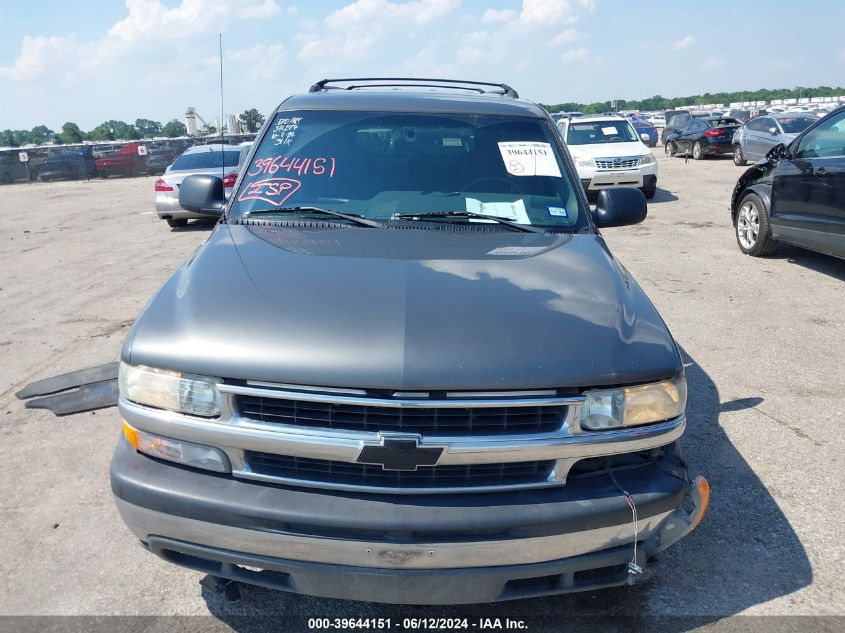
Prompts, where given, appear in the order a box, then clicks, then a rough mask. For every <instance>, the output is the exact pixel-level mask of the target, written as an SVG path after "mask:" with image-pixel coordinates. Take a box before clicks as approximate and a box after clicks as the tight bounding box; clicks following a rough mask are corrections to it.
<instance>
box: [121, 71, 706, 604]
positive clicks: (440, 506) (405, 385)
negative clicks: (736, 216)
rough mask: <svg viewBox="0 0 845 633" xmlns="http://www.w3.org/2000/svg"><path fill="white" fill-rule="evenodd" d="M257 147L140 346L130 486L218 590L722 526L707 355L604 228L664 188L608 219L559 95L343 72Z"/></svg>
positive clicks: (395, 597)
mask: <svg viewBox="0 0 845 633" xmlns="http://www.w3.org/2000/svg"><path fill="white" fill-rule="evenodd" d="M432 84H434V85H437V86H439V88H438V89H432V88H431V85H432ZM247 164H248V167H247V166H245V168H244V169H242V170H241V173H240V176H239V178H238V182H237V183H236V185H235V192H234V194H233V195H232V196H231V197H230V199H229V200H228V202H227V201H226V197H225V195H224V187H223V183H222V181H221V179H219V178H217V177H215V176H211V175H196V176H190V177H188V178H186V179H185V180H184V181H183V183H182V185H181V188H180V193H179V198H180V203H181V204H182V206H183V207H184V208H186V209H188V210H190V211H194V212H202V213H207V214H211V215H217V216H221V217H220V221H219V223H218V224H217V226H216V227H215V229H214V230H213V232H212V233H211V235H210V237H209V238H208V240H207V241H206V242H205V243H204V244H203V245H202V246H201V247H200V248H199V249H198V250H197V251H196V252H194V253H193V254H192V255H191V256H190V257H189V258H188V259H187V260H186V261H185V263H184V264H183V265H182V266H181V267H180V268H179V269H178V270H177V271H176V272H175V273H174V274H173V276H172V277H171V278H170V279H169V280H168V281H167V282H166V283H165V284H164V286H163V287H162V288H161V289H160V290H159V291H158V293H157V294H156V295H155V296H154V297H153V299H152V300H151V301H150V302H149V304H148V305H147V307H146V308H145V309H144V311H143V313H142V314H141V315H140V316H139V317H138V319H137V320H136V321H135V324H134V325H133V327H132V330H131V332H130V333H129V335H128V337H127V339H126V342H125V344H124V348H123V352H122V363H121V369H120V392H121V395H120V405H119V406H120V415H121V419H122V429H123V431H122V434H121V438H120V441H119V443H118V446H117V449H116V451H115V454H114V459H113V461H112V469H111V482H112V490H113V491H114V495H115V497H116V500H117V505H118V508H119V510H120V513H121V515H122V517H123V519H124V521H125V522H126V524H127V525H128V526H129V528H130V529H131V530H132V532H133V533H134V534H135V535H136V536H137V537H138V538H139V539H140V540H141V542H142V543H143V545H144V547H146V548H147V549H149V550H150V551H151V552H153V553H155V554H157V555H159V556H161V557H162V558H164V559H166V560H168V561H171V562H173V563H176V564H180V565H185V566H187V567H190V568H193V569H196V570H200V571H202V572H205V573H207V574H209V575H211V576H212V577H216V581H215V582H217V583H218V585H217V586H220V585H221V584H223V583H227V582H230V581H233V580H234V581H242V582H246V583H254V584H258V585H264V586H268V587H275V588H278V589H283V590H286V591H292V592H299V593H305V594H313V595H319V596H331V597H340V598H347V599H358V600H371V601H380V602H395V603H428V604H431V603H470V602H488V601H494V600H507V599H513V598H523V597H530V596H540V595H548V594H555V593H563V592H570V591H579V590H585V589H594V588H599V587H608V586H615V585H622V584H626V583H630V582H633V581H635V580H637V579H638V578H641V577H642V572H643V570H644V567H645V566H646V561H647V560H648V559H649V557H651V556H652V555H653V554H655V553H656V552H658V551H660V550H662V549H664V548H666V547H668V546H669V545H671V544H672V543H675V542H676V541H678V540H679V539H681V538H682V537H683V536H684V535H686V534H687V533H689V532H690V531H691V530H692V529H693V528H694V527H695V526H696V525H697V524H698V522H699V521H700V520H701V518H702V517H703V514H704V511H705V508H706V506H707V499H708V496H709V492H708V487H707V483H706V481H705V480H704V479H703V478H700V477H699V478H698V479H697V480H696V482H695V483H693V482H691V481H690V480H689V478H688V475H687V471H686V467H685V463H684V461H683V459H682V457H681V455H680V452H679V448H678V440H679V438H680V437H681V435H682V433H683V431H684V427H685V424H686V417H685V412H684V409H685V404H686V381H685V379H684V369H683V364H682V362H681V356H680V354H679V351H678V347H677V346H676V344H675V342H674V340H673V339H672V336H671V335H670V333H669V331H668V329H667V328H666V325H665V324H664V323H663V321H662V320H661V318H660V316H659V315H658V314H657V312H656V311H655V309H654V307H653V306H652V305H651V303H650V302H649V300H648V298H647V297H646V296H645V294H644V293H643V291H642V289H641V288H640V287H639V285H638V284H637V283H636V281H634V280H633V279H632V278H631V276H630V274H629V273H628V272H627V271H626V270H625V268H624V267H623V266H622V264H621V263H619V262H618V261H617V260H616V259H615V258H614V257H613V255H612V254H611V253H610V251H609V250H608V248H607V245H606V244H605V242H604V240H603V239H602V236H601V234H600V233H599V231H598V228H599V227H604V226H618V225H623V224H633V223H636V222H640V221H642V220H643V219H644V218H645V215H646V204H645V200H644V198H643V195H642V193H641V192H640V191H638V190H636V189H611V190H606V191H602V192H600V194H599V197H598V205H597V208H596V210H595V211H591V210H590V208H589V207H588V204H587V200H586V198H585V195H584V191H583V189H582V188H581V186H580V183H579V181H578V176H577V173H576V171H575V167H574V165H573V163H572V160H571V158H570V157H569V154H568V153H567V151H566V148H565V147H564V145H563V144H562V141H561V139H560V136H559V135H558V134H557V132H556V130H555V127H554V123H553V122H552V120H551V119H550V118H549V115H548V114H547V113H546V112H545V110H544V109H543V108H541V107H540V106H538V105H535V104H533V103H530V102H528V101H523V100H520V99H519V98H518V96H517V94H516V92H515V91H514V90H513V89H511V88H509V87H508V86H506V85H503V84H483V83H478V82H451V81H442V80H440V81H438V80H409V79H401V80H385V79H381V80H367V79H358V80H324V81H321V82H319V83H317V84H315V85H314V86H313V87H312V88H311V91H310V92H309V93H308V94H303V95H297V96H294V97H290V98H289V99H287V100H285V101H284V102H283V103H282V104H281V105H280V106H279V107H278V109H277V110H276V111H275V112H274V113H273V115H272V116H271V117H269V118H268V121H267V123H266V125H265V126H264V129H263V130H262V131H261V133H260V134H259V136H258V139H257V141H256V143H255V145H254V147H253V149H252V151H251V154H250V156H249V159H248V163H247ZM690 497H691V498H692V501H691V502H686V501H685V500H688V499H689V498H690Z"/></svg>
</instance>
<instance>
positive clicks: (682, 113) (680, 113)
mask: <svg viewBox="0 0 845 633" xmlns="http://www.w3.org/2000/svg"><path fill="white" fill-rule="evenodd" d="M708 116H710V115H709V114H708V113H706V112H701V111H695V112H690V111H689V110H666V111H665V112H664V113H663V120H664V121H666V125H665V126H664V127H663V131H662V132H661V133H660V144H661V145H665V144H666V138H667V137H668V136H669V135H670V134H671V133H672V132H674V131H675V130H678V129H680V128H682V127H683V126H684V125H686V123H687V122H689V121H691V120H692V119H703V118H707V117H708Z"/></svg>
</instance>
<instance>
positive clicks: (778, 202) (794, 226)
mask: <svg viewBox="0 0 845 633" xmlns="http://www.w3.org/2000/svg"><path fill="white" fill-rule="evenodd" d="M731 220H732V221H733V225H734V229H735V232H736V240H737V243H738V244H739V248H740V250H741V251H742V252H743V253H745V254H746V255H754V256H757V257H760V256H763V255H768V254H769V253H771V252H772V250H773V249H774V247H775V246H776V244H777V243H778V242H785V243H788V244H794V245H796V246H803V247H805V248H809V249H812V250H814V251H818V252H820V253H826V254H828V255H835V256H836V257H845V107H842V108H839V109H837V110H834V111H833V112H831V113H830V114H829V115H827V116H826V117H825V118H824V119H820V120H819V121H818V122H817V123H815V124H814V125H812V126H811V127H809V128H807V129H806V130H805V131H804V132H803V133H802V134H801V135H800V136H798V137H797V138H796V139H795V140H794V141H792V142H791V143H790V144H789V145H788V146H784V145H777V146H775V147H773V148H772V149H771V151H769V153H768V154H767V155H766V158H765V159H764V160H762V161H760V162H758V163H757V164H755V165H753V166H752V167H750V168H749V169H748V170H747V171H746V172H745V173H744V174H742V176H740V178H739V180H738V181H737V183H736V187H735V188H734V191H733V195H732V196H731Z"/></svg>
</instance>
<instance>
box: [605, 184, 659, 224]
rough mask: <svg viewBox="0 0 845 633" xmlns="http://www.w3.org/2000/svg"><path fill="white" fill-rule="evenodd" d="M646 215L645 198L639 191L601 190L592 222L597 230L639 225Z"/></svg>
mask: <svg viewBox="0 0 845 633" xmlns="http://www.w3.org/2000/svg"><path fill="white" fill-rule="evenodd" d="M647 214H648V207H647V205H646V201H645V196H644V195H643V192H642V191H640V190H639V189H634V188H633V187H619V188H618V189H602V190H601V191H599V197H598V200H597V201H596V210H595V211H593V222H594V223H595V225H596V226H597V227H598V228H605V227H610V226H628V225H630V224H639V223H640V222H642V221H643V220H645V217H646V215H647Z"/></svg>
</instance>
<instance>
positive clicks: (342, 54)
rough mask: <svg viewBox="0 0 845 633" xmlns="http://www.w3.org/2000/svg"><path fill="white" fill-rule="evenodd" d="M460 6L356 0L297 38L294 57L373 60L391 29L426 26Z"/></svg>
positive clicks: (446, 1) (422, 0)
mask: <svg viewBox="0 0 845 633" xmlns="http://www.w3.org/2000/svg"><path fill="white" fill-rule="evenodd" d="M459 4H460V0H413V1H411V2H390V1H389V0H355V2H352V3H350V4H347V5H346V6H344V7H342V8H340V9H338V10H337V11H334V12H333V13H330V14H329V15H327V16H326V18H325V19H324V20H323V27H324V28H322V29H316V28H315V29H313V30H306V31H304V32H301V33H300V34H299V35H297V37H296V40H297V43H298V44H299V45H300V49H299V53H298V55H297V56H298V57H299V59H302V60H306V61H313V62H327V61H328V60H330V59H331V58H333V57H337V58H340V59H343V60H358V59H368V58H372V57H373V56H374V53H373V50H372V49H373V47H374V46H375V45H376V44H377V43H378V42H380V41H381V40H382V39H384V38H385V37H386V35H387V34H388V33H389V32H395V29H394V27H400V26H405V27H407V25H408V24H409V23H410V24H415V25H418V26H424V25H427V24H429V23H431V22H433V21H435V20H437V19H439V18H442V17H443V16H445V15H447V14H449V13H451V12H452V11H454V10H455V9H457V8H458V6H459ZM336 65H337V64H335V66H336Z"/></svg>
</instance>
